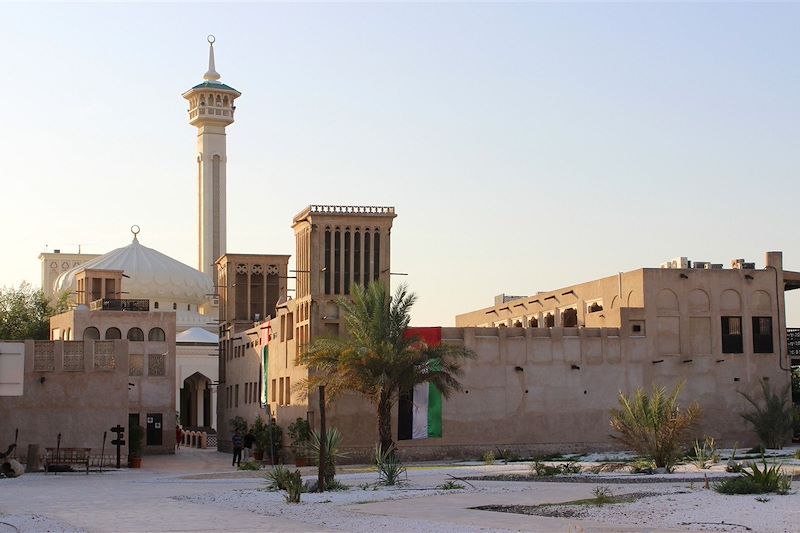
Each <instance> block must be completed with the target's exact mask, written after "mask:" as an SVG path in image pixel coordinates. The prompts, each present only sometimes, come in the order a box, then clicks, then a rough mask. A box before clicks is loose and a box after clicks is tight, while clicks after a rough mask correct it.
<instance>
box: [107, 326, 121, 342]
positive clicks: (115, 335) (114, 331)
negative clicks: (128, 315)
mask: <svg viewBox="0 0 800 533" xmlns="http://www.w3.org/2000/svg"><path fill="white" fill-rule="evenodd" d="M121 338H122V332H121V331H120V330H119V328H108V329H107V330H106V340H109V341H110V340H114V339H121Z"/></svg>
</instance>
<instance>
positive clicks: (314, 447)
mask: <svg viewBox="0 0 800 533" xmlns="http://www.w3.org/2000/svg"><path fill="white" fill-rule="evenodd" d="M341 442H342V434H341V433H339V430H338V429H336V428H330V429H328V430H327V431H325V486H326V487H327V486H328V485H330V484H331V483H333V479H334V478H335V477H336V459H338V458H341V457H345V454H343V453H340V452H339V444H340V443H341ZM319 444H320V439H319V434H318V433H317V432H316V431H312V432H311V442H309V444H308V447H309V449H310V450H311V454H312V457H313V458H314V462H315V464H319Z"/></svg>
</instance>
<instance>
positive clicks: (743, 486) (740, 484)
mask: <svg viewBox="0 0 800 533" xmlns="http://www.w3.org/2000/svg"><path fill="white" fill-rule="evenodd" d="M714 490H715V491H717V492H719V493H720V494H761V489H760V488H759V487H758V485H756V483H755V481H753V480H752V479H750V478H748V477H730V478H728V479H723V480H722V481H720V482H718V483H715V484H714Z"/></svg>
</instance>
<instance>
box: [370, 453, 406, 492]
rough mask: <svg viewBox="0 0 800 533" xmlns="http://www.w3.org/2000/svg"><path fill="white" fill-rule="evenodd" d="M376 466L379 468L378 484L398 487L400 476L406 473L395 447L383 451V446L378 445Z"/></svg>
mask: <svg viewBox="0 0 800 533" xmlns="http://www.w3.org/2000/svg"><path fill="white" fill-rule="evenodd" d="M375 464H376V466H377V467H378V483H381V484H383V485H396V484H397V483H399V482H400V476H402V475H403V474H405V473H406V467H405V465H404V464H403V463H402V462H401V461H400V459H399V458H398V457H397V453H395V447H394V445H391V446H389V447H388V448H387V449H386V450H382V449H381V445H380V444H377V445H376V446H375Z"/></svg>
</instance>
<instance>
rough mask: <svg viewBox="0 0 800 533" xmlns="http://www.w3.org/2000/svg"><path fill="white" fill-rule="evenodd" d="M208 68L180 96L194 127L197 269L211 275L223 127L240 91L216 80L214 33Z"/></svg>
mask: <svg viewBox="0 0 800 533" xmlns="http://www.w3.org/2000/svg"><path fill="white" fill-rule="evenodd" d="M208 43H209V50H208V72H206V73H205V75H204V76H203V80H204V81H203V83H200V84H199V85H195V86H194V87H192V88H191V89H189V90H188V91H186V92H185V93H183V97H184V98H185V99H186V100H188V101H189V124H191V125H192V126H196V127H197V186H198V211H199V218H198V232H199V235H198V237H199V245H200V247H199V258H198V262H199V263H198V270H200V271H201V272H204V273H205V274H208V275H209V276H210V277H211V279H214V278H215V274H214V262H215V261H216V260H217V259H219V257H220V256H222V255H223V254H224V253H225V251H226V250H225V230H226V224H225V220H226V218H225V178H226V175H225V166H226V164H227V162H228V156H227V152H226V146H225V144H226V143H225V127H226V126H228V125H230V124H232V123H233V112H234V110H235V109H236V106H235V105H233V102H234V100H236V99H237V98H238V97H239V96H241V95H242V93H240V92H239V91H237V90H236V89H234V88H233V87H229V86H228V85H225V84H224V83H220V81H219V78H220V75H219V73H217V71H216V69H215V67H214V36H213V35H209V36H208Z"/></svg>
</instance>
